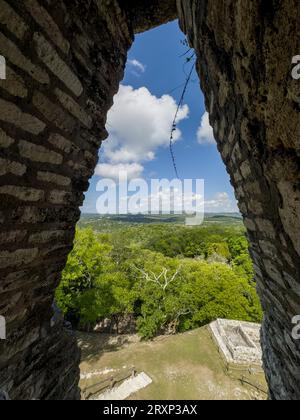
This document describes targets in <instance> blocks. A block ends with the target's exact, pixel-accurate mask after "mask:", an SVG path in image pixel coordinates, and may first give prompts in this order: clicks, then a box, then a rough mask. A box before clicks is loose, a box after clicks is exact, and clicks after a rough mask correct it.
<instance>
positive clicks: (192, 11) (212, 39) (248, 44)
mask: <svg viewBox="0 0 300 420" xmlns="http://www.w3.org/2000/svg"><path fill="white" fill-rule="evenodd" d="M177 7H178V12H179V18H180V24H181V27H182V29H183V31H184V32H185V33H186V34H187V36H188V39H189V42H190V44H191V46H193V47H194V48H195V50H196V52H197V56H198V64H197V69H198V73H199V75H200V80H201V86H202V89H203V90H204V92H205V96H206V106H207V109H208V110H209V111H210V120H211V124H212V126H213V127H214V133H215V137H216V140H217V142H218V147H219V150H220V152H221V154H222V157H223V159H224V161H225V164H226V166H227V170H228V172H229V173H230V175H231V179H232V181H233V185H234V187H235V193H236V197H237V199H238V200H239V207H240V208H241V209H242V212H243V216H244V220H245V225H246V227H247V229H248V236H249V238H250V242H251V255H252V257H253V259H254V261H255V269H256V280H257V289H258V292H259V294H260V298H261V301H262V305H263V308H264V313H265V318H264V323H263V327H262V345H263V359H264V367H265V371H266V376H267V379H268V382H269V386H270V397H271V398H272V399H292V400H297V399H298V400H299V399H300V382H299V375H298V372H299V365H300V341H299V340H298V341H297V340H294V339H293V338H292V317H293V316H295V315H298V314H299V312H300V306H299V305H300V294H299V284H300V282H299V279H300V262H299V251H300V243H299V234H298V232H299V227H300V225H299V224H300V220H299V213H300V207H299V199H300V195H299V185H300V184H299V178H300V177H299V173H300V171H299V169H300V167H299V122H300V119H299V106H298V97H299V96H298V94H299V92H300V84H299V83H295V80H293V78H292V77H291V59H292V57H293V55H295V54H299V52H297V53H296V51H299V38H298V37H297V36H296V34H297V33H298V32H299V30H300V20H299V10H298V9H297V8H296V5H295V2H294V1H290V0H284V1H282V2H280V4H279V3H277V2H273V1H272V2H269V3H268V5H265V3H263V2H261V1H259V0H251V1H230V0H229V1H224V0H215V1H213V2H212V1H208V0H202V1H199V0H190V1H185V0H177ZM233 127H234V130H233V129H232V128H233ZM229 144H230V146H229ZM232 146H233V148H232V149H231V147H232ZM230 150H232V151H231V152H230ZM240 175H242V177H243V181H242V180H241V179H240Z"/></svg>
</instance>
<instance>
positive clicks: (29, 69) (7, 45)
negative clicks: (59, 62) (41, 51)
mask: <svg viewBox="0 0 300 420" xmlns="http://www.w3.org/2000/svg"><path fill="white" fill-rule="evenodd" d="M0 51H1V54H2V55H3V56H4V57H5V58H6V59H8V60H9V61H10V62H11V63H12V64H14V65H15V66H17V67H19V68H20V69H22V70H24V71H25V72H26V73H28V74H29V75H30V76H31V77H33V78H34V79H35V80H37V81H38V82H40V83H42V84H48V83H49V76H48V74H47V73H46V72H45V71H43V70H42V69H41V68H40V67H39V66H37V65H35V64H33V63H32V62H31V61H30V60H29V59H28V58H27V57H25V56H24V55H23V54H22V53H21V51H20V49H19V48H18V47H17V46H16V45H15V44H14V43H13V42H12V41H11V40H10V39H8V38H7V37H6V36H5V35H3V34H2V33H1V32H0Z"/></svg>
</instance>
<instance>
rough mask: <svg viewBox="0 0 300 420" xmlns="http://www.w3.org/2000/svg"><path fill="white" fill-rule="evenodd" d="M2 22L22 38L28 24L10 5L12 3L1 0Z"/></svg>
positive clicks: (0, 14) (0, 20)
mask: <svg viewBox="0 0 300 420" xmlns="http://www.w3.org/2000/svg"><path fill="white" fill-rule="evenodd" d="M0 22H1V24H2V25H4V26H6V27H7V28H8V30H9V31H10V32H11V33H13V34H14V35H15V36H16V37H17V38H20V39H22V38H23V36H24V34H25V32H26V30H27V29H28V26H27V25H26V23H25V22H24V21H23V19H21V17H20V16H19V15H18V14H17V13H16V12H15V11H14V9H12V8H11V7H10V5H9V4H8V3H7V2H6V1H4V0H0Z"/></svg>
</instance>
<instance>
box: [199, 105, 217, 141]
mask: <svg viewBox="0 0 300 420" xmlns="http://www.w3.org/2000/svg"><path fill="white" fill-rule="evenodd" d="M197 138H198V143H199V144H215V143H216V140H215V138H214V132H213V129H212V127H211V125H210V123H209V114H208V112H205V114H203V116H202V118H201V123H200V127H199V129H198V132H197Z"/></svg>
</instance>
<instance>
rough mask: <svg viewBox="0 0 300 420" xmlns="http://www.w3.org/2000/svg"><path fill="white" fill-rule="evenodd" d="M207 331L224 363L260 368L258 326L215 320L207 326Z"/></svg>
mask: <svg viewBox="0 0 300 420" xmlns="http://www.w3.org/2000/svg"><path fill="white" fill-rule="evenodd" d="M209 329H210V331H211V333H212V337H213V339H214V341H215V342H216V344H217V346H218V347H219V349H220V351H221V354H222V356H223V358H224V360H225V362H227V363H229V364H237V365H241V366H242V365H244V366H247V367H249V368H251V367H252V366H256V367H260V368H261V366H262V350H261V344H260V325H259V324H253V323H251V322H242V321H230V320H227V319H217V320H216V321H214V322H212V323H211V324H210V325H209Z"/></svg>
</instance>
